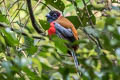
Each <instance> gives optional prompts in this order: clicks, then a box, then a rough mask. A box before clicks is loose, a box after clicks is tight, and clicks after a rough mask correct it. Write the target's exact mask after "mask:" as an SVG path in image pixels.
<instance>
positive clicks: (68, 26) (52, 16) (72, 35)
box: [46, 10, 80, 75]
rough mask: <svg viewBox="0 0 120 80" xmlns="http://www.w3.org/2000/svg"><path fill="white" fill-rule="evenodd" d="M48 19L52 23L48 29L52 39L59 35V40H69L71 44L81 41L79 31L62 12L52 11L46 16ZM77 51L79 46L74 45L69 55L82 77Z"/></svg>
mask: <svg viewBox="0 0 120 80" xmlns="http://www.w3.org/2000/svg"><path fill="white" fill-rule="evenodd" d="M46 17H47V21H48V22H49V23H50V27H49V29H48V35H49V36H50V37H51V36H52V35H57V36H58V37H59V38H62V39H65V40H68V41H69V42H71V43H73V42H75V41H76V40H78V39H79V38H78V33H77V30H76V28H75V27H74V25H73V24H72V22H71V21H69V20H68V19H67V18H65V17H64V16H62V15H61V13H60V12H58V11H56V10H52V11H50V12H49V13H48V14H47V15H46ZM67 46H68V45H67ZM77 49H78V45H73V46H72V48H71V50H68V53H69V54H70V55H71V56H72V57H73V59H74V63H75V67H76V70H77V72H78V74H79V75H80V72H79V69H78V66H79V62H78V59H77V57H76V54H75V51H76V50H77Z"/></svg>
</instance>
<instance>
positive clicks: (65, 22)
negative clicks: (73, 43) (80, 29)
mask: <svg viewBox="0 0 120 80" xmlns="http://www.w3.org/2000/svg"><path fill="white" fill-rule="evenodd" d="M56 22H57V23H59V24H60V25H61V26H63V27H64V28H67V29H71V30H72V32H73V35H74V37H75V39H76V40H78V33H77V30H76V29H75V27H74V25H73V24H72V23H71V22H70V21H69V20H68V19H67V18H65V17H63V16H60V17H59V18H58V19H57V20H56Z"/></svg>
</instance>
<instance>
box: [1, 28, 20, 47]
mask: <svg viewBox="0 0 120 80" xmlns="http://www.w3.org/2000/svg"><path fill="white" fill-rule="evenodd" d="M7 30H8V31H7ZM1 31H2V32H3V34H4V38H5V41H6V43H8V44H9V45H10V46H17V45H18V44H19V41H18V39H17V38H16V36H15V33H14V32H11V31H9V28H6V30H5V29H2V30H1Z"/></svg>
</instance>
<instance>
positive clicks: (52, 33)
mask: <svg viewBox="0 0 120 80" xmlns="http://www.w3.org/2000/svg"><path fill="white" fill-rule="evenodd" d="M55 33H56V29H55V26H54V22H51V23H50V28H49V29H48V35H49V36H51V35H54V34H55Z"/></svg>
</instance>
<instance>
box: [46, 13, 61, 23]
mask: <svg viewBox="0 0 120 80" xmlns="http://www.w3.org/2000/svg"><path fill="white" fill-rule="evenodd" d="M59 16H60V13H59V12H58V11H50V12H49V13H48V14H47V15H46V17H47V21H48V22H49V23H51V22H53V21H55V20H57V19H58V18H59Z"/></svg>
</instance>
